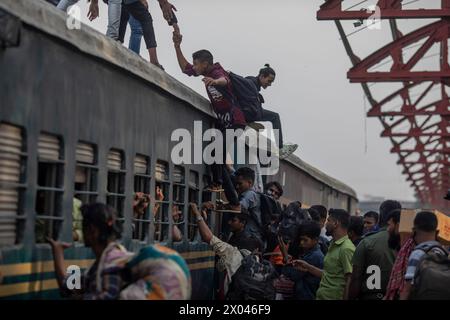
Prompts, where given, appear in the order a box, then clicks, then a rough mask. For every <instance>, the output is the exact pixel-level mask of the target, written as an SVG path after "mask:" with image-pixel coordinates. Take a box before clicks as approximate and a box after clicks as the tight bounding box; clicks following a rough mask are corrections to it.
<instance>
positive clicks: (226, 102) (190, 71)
mask: <svg viewBox="0 0 450 320" xmlns="http://www.w3.org/2000/svg"><path fill="white" fill-rule="evenodd" d="M173 42H174V46H175V51H176V54H177V59H178V64H179V65H180V68H181V71H182V72H183V73H185V74H186V75H188V76H195V77H198V76H203V79H202V81H203V83H204V84H205V88H206V92H207V93H208V97H209V99H210V101H211V106H212V109H213V111H214V113H215V114H216V115H217V126H218V129H220V130H221V132H222V135H223V141H224V145H223V150H222V151H223V159H222V162H221V163H214V164H213V165H212V166H211V169H212V175H213V182H212V185H211V186H210V189H211V190H213V191H214V190H220V189H221V188H222V187H223V188H224V191H225V195H226V197H227V200H228V201H229V205H228V209H230V210H231V211H233V212H240V206H239V199H238V197H237V194H236V190H235V189H234V186H233V182H232V181H231V177H230V173H229V172H228V169H227V167H226V163H227V152H226V150H227V146H226V139H225V137H226V134H225V130H227V129H231V130H235V129H243V128H245V125H246V122H245V117H244V114H243V113H242V111H241V110H240V109H239V108H238V107H237V106H236V104H235V103H234V99H233V88H232V83H231V80H230V77H229V74H228V73H227V72H226V71H225V70H224V69H223V68H222V66H221V65H220V63H217V62H216V63H214V57H213V55H212V54H211V52H209V51H208V50H199V51H197V52H194V53H193V54H192V59H193V62H192V64H191V63H189V62H188V61H187V60H186V58H185V57H184V54H183V51H182V50H181V42H182V35H181V34H179V33H177V32H174V33H173Z"/></svg>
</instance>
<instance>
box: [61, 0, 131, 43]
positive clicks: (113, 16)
mask: <svg viewBox="0 0 450 320" xmlns="http://www.w3.org/2000/svg"><path fill="white" fill-rule="evenodd" d="M78 1H79V0H61V1H60V2H59V3H58V5H57V6H56V7H57V8H58V9H60V10H63V11H67V8H68V7H70V6H72V5H74V4H76V3H77V2H78ZM121 4H122V0H109V1H108V27H107V29H106V35H107V36H108V37H110V38H112V39H114V40H117V39H119V27H120V11H121Z"/></svg>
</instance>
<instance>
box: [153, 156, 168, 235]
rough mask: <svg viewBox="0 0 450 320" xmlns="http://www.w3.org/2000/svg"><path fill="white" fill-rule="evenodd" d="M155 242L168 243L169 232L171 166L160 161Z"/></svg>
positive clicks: (158, 163)
mask: <svg viewBox="0 0 450 320" xmlns="http://www.w3.org/2000/svg"><path fill="white" fill-rule="evenodd" d="M155 171H156V172H155V188H156V192H155V214H154V216H155V217H154V219H155V220H154V221H155V241H166V240H167V239H168V230H169V205H170V201H169V190H170V181H169V164H168V163H167V162H164V161H160V160H158V161H157V162H156V170H155Z"/></svg>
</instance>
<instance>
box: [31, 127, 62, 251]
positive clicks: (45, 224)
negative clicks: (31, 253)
mask: <svg viewBox="0 0 450 320" xmlns="http://www.w3.org/2000/svg"><path fill="white" fill-rule="evenodd" d="M62 150H63V145H62V141H61V139H60V138H59V137H58V136H56V135H51V134H47V133H41V134H40V135H39V140H38V175H37V194H36V207H35V210H36V225H35V235H36V242H37V243H43V242H46V237H51V238H53V239H57V238H58V234H59V230H60V227H61V224H62V221H63V217H62V216H61V213H62V196H63V194H64V189H63V183H64V160H63V152H62Z"/></svg>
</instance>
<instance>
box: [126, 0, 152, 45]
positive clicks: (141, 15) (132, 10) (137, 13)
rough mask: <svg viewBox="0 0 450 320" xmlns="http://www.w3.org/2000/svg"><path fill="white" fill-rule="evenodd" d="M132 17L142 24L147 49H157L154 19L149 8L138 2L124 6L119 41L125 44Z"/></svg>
mask: <svg viewBox="0 0 450 320" xmlns="http://www.w3.org/2000/svg"><path fill="white" fill-rule="evenodd" d="M130 15H131V16H132V17H134V18H135V19H136V20H137V21H139V22H140V24H141V27H142V31H143V34H144V40H145V44H146V46H147V49H150V48H156V37H155V30H154V29H153V19H152V16H151V15H150V12H148V10H147V8H146V7H145V6H144V5H143V4H142V3H141V2H140V1H136V2H133V3H129V4H122V14H121V17H120V28H119V41H120V42H123V40H124V38H125V31H126V30H127V24H128V20H129V18H130Z"/></svg>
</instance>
